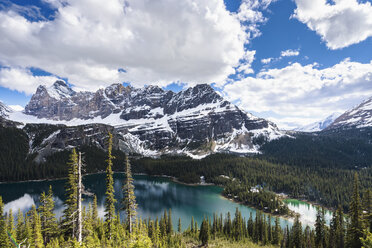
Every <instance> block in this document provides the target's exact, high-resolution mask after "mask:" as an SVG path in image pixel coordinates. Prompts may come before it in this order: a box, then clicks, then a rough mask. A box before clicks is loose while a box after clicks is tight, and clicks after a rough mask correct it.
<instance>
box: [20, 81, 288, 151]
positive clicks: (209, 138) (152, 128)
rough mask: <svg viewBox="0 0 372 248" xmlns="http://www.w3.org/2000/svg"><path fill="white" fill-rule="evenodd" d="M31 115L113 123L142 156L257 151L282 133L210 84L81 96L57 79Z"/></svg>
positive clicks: (41, 90)
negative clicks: (168, 89) (185, 87)
mask: <svg viewBox="0 0 372 248" xmlns="http://www.w3.org/2000/svg"><path fill="white" fill-rule="evenodd" d="M25 113H26V114H27V115H33V116H37V117H38V118H45V119H48V120H58V121H61V120H63V121H65V123H66V125H69V122H70V121H71V120H76V119H79V120H84V123H86V124H88V123H96V122H100V123H104V124H107V125H111V126H113V127H114V129H115V131H116V132H117V133H119V134H120V135H122V136H123V137H125V138H123V139H122V142H121V143H122V146H121V147H124V146H127V147H128V144H126V145H124V143H125V142H126V141H128V142H129V141H130V142H132V143H133V142H134V143H135V144H136V145H135V146H131V147H132V148H133V149H137V150H138V151H139V152H140V153H141V152H142V153H144V152H150V153H151V152H152V153H157V154H159V153H160V154H161V153H167V152H178V153H179V152H189V151H192V152H193V154H201V155H204V154H207V153H210V152H218V151H236V152H256V151H257V150H258V148H259V143H262V140H271V139H274V138H277V137H280V136H281V135H282V134H281V133H280V132H279V131H278V129H277V127H276V126H275V124H273V123H271V122H269V121H267V120H265V119H261V118H257V117H254V116H253V115H251V114H249V113H246V112H244V111H242V110H240V109H239V108H238V107H237V106H235V105H233V104H231V103H230V102H228V101H226V100H224V99H223V97H221V96H220V95H219V94H218V93H217V92H216V91H215V90H214V89H213V88H212V87H211V86H210V85H207V84H201V85H197V86H195V87H192V88H188V89H186V90H184V91H181V92H178V93H174V92H172V91H165V90H163V89H161V88H159V87H157V86H147V87H144V88H133V87H130V86H127V87H125V86H123V85H121V84H113V85H111V86H109V87H107V88H105V89H100V90H98V91H96V92H75V91H73V90H72V89H71V88H70V87H69V86H68V85H67V84H66V83H64V82H63V81H57V82H56V83H54V84H53V85H52V86H51V87H48V88H47V87H45V86H39V87H38V89H37V91H36V93H35V94H34V95H33V96H32V98H31V100H30V102H29V104H28V105H27V106H26V108H25ZM59 135H61V134H59ZM66 135H67V136H69V137H70V136H71V135H68V134H66ZM66 139H67V137H66ZM257 140H260V142H258V141H257ZM129 146H130V145H129ZM123 149H124V148H123ZM128 149H129V148H128Z"/></svg>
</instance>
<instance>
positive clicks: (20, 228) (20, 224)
mask: <svg viewBox="0 0 372 248" xmlns="http://www.w3.org/2000/svg"><path fill="white" fill-rule="evenodd" d="M24 232H25V223H24V218H23V213H22V212H21V209H20V208H19V209H18V212H17V226H16V236H17V242H18V243H21V242H22V241H23V240H24V239H25V233H24Z"/></svg>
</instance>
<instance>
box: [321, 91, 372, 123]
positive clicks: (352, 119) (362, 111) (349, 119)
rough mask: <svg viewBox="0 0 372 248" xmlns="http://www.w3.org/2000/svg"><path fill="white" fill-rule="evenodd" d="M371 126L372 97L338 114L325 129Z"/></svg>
mask: <svg viewBox="0 0 372 248" xmlns="http://www.w3.org/2000/svg"><path fill="white" fill-rule="evenodd" d="M371 126H372V98H369V99H367V100H365V101H364V102H362V103H361V104H359V105H358V106H356V107H354V108H352V109H350V110H348V111H346V112H345V113H343V114H342V115H340V116H339V117H338V118H337V119H336V120H335V121H334V122H333V123H332V124H331V125H330V126H328V127H327V128H326V129H325V130H335V129H351V128H364V127H371Z"/></svg>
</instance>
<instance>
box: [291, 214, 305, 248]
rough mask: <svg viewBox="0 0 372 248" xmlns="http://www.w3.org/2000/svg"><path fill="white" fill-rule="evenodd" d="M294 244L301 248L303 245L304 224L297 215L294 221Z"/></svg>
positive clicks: (296, 247)
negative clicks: (302, 224)
mask: <svg viewBox="0 0 372 248" xmlns="http://www.w3.org/2000/svg"><path fill="white" fill-rule="evenodd" d="M291 237H292V244H293V247H295V248H301V247H302V241H303V239H302V226H301V222H300V218H299V216H298V215H297V216H296V218H295V222H294V223H293V227H292V235H291Z"/></svg>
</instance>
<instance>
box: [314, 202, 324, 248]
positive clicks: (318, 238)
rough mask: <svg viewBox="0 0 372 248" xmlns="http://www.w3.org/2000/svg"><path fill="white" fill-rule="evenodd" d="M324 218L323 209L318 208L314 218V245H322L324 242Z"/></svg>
mask: <svg viewBox="0 0 372 248" xmlns="http://www.w3.org/2000/svg"><path fill="white" fill-rule="evenodd" d="M325 232H326V231H325V219H324V209H323V208H318V212H317V214H316V220H315V246H316V247H318V248H319V247H322V248H325V247H324V246H323V244H324V243H325V241H324V240H325Z"/></svg>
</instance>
